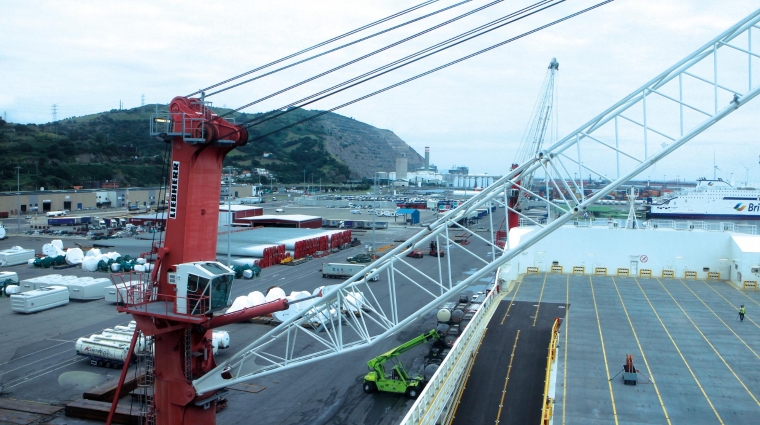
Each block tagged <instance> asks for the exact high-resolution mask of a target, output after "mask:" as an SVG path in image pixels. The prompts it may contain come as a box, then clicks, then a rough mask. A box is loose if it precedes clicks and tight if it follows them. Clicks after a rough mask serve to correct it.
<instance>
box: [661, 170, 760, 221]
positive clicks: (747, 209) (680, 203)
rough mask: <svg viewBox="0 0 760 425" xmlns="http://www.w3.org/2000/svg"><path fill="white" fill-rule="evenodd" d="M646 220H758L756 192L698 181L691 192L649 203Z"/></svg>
mask: <svg viewBox="0 0 760 425" xmlns="http://www.w3.org/2000/svg"><path fill="white" fill-rule="evenodd" d="M648 216H649V217H650V218H686V219H728V220H752V219H760V189H756V188H750V187H734V186H732V185H731V184H730V183H729V182H727V181H725V180H723V179H720V178H718V179H717V180H708V179H705V178H700V179H699V180H697V186H696V187H695V188H693V189H688V190H682V191H681V192H679V193H675V194H673V197H671V198H668V199H662V200H661V201H660V202H657V203H652V205H650V207H649V213H648Z"/></svg>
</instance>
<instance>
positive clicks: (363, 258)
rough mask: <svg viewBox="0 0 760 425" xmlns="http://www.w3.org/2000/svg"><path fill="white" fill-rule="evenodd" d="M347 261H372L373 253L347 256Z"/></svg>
mask: <svg viewBox="0 0 760 425" xmlns="http://www.w3.org/2000/svg"><path fill="white" fill-rule="evenodd" d="M346 261H348V262H349V263H371V262H372V255H370V254H365V253H361V254H356V255H354V256H353V257H348V258H346Z"/></svg>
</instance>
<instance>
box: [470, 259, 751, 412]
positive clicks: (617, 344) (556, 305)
mask: <svg viewBox="0 0 760 425" xmlns="http://www.w3.org/2000/svg"><path fill="white" fill-rule="evenodd" d="M512 301H514V302H515V304H517V303H522V304H524V303H529V304H530V305H531V306H533V307H532V308H529V309H524V308H521V309H514V308H513V311H512V312H511V313H510V317H507V320H510V321H514V322H515V323H521V324H522V325H523V326H522V327H531V326H530V325H531V323H532V322H533V321H534V319H535V318H536V316H538V321H541V320H542V316H544V318H552V319H553V317H555V316H562V314H561V313H560V310H566V319H565V321H564V322H563V324H562V329H561V332H562V333H561V335H560V345H559V348H558V367H557V369H558V370H557V375H556V385H555V391H556V394H555V405H554V424H581V423H582V424H589V425H593V424H612V423H615V424H618V423H620V424H671V423H672V424H680V423H699V424H722V423H731V424H755V423H757V418H758V416H759V415H760V401H759V400H758V397H760V390H758V388H760V387H759V385H758V384H760V368H757V367H755V366H757V364H758V360H760V316H755V315H753V312H754V311H760V293H757V292H745V291H741V290H739V289H737V288H735V287H734V286H733V285H732V284H730V283H728V282H725V281H704V280H682V279H658V278H647V279H642V278H633V277H625V278H620V277H610V276H605V277H602V276H588V275H586V276H580V275H559V274H548V275H547V274H541V275H529V276H526V277H525V278H524V279H523V280H522V281H521V282H519V283H518V284H516V286H515V287H514V289H513V290H512V292H511V293H510V294H509V295H508V296H507V298H506V299H505V300H504V301H502V303H503V304H504V303H510V302H512ZM742 304H744V305H745V306H746V308H747V315H746V317H745V320H744V321H743V322H740V321H739V319H738V308H739V306H740V305H742ZM563 307H566V308H563ZM523 316H526V317H523ZM755 317H758V318H757V319H756V318H755ZM526 319H530V320H526ZM492 320H497V322H498V321H499V320H501V318H500V317H498V312H497V313H496V314H495V315H494V317H493V319H492ZM493 326H494V325H493V324H491V325H489V331H488V332H487V333H486V336H488V333H490V332H491V330H492V329H493ZM521 336H522V335H521ZM514 339H515V338H514V337H513V338H511V339H510V338H504V339H501V340H500V341H495V340H491V341H489V340H488V338H486V339H485V340H484V345H486V344H494V343H496V344H501V345H503V346H504V349H507V348H508V349H509V350H507V351H511V349H512V345H513V343H514ZM546 340H547V341H548V336H547V338H546ZM547 348H548V347H546V346H545V347H542V351H541V359H542V360H543V359H545V354H544V351H543V350H546V349H547ZM484 349H486V350H488V349H492V348H489V347H488V346H486V347H484V348H481V353H482V352H483V351H484ZM518 354H519V353H518V352H515V359H514V363H515V364H514V365H513V366H512V368H513V370H514V368H518V369H519V368H520V367H521V359H519V358H517V356H518ZM627 354H632V355H633V360H634V365H635V367H636V369H638V371H639V372H640V373H639V375H638V378H639V379H638V384H637V385H635V386H633V385H625V384H624V383H623V379H622V374H621V375H618V372H620V371H621V370H622V369H623V363H624V362H625V358H626V355H627ZM479 356H480V355H479ZM508 358H509V353H507V356H506V358H502V362H504V361H508V360H507V359H508ZM522 361H527V362H530V359H522ZM470 379H471V381H469V382H472V376H471V377H470ZM520 379H529V380H531V381H530V382H529V381H523V382H521V381H520V380H518V379H517V378H516V377H513V379H510V382H509V386H508V388H507V389H506V392H507V394H506V398H507V399H508V398H509V396H510V394H509V393H510V392H514V393H520V392H521V391H523V389H524V388H528V387H530V386H531V385H532V384H533V383H536V382H535V381H538V383H539V384H541V385H543V374H541V375H540V376H532V377H530V376H529V377H527V378H520ZM497 381H500V382H498V385H496V386H497V387H498V388H490V389H488V390H485V391H490V392H493V391H495V390H496V389H498V391H499V392H500V391H501V390H502V387H503V386H504V381H503V376H502V379H501V380H497ZM469 382H468V387H469V386H472V384H470V383H469ZM481 391H484V390H482V389H481ZM465 396H466V394H465ZM463 399H464V397H463ZM523 408H529V406H523V405H521V404H519V403H513V404H507V403H506V400H505V405H504V409H507V410H509V409H523ZM539 409H540V405H539ZM459 413H460V412H458V414H457V415H458V416H459ZM535 413H536V415H535V417H536V418H539V417H540V412H535ZM494 415H495V411H494ZM494 415H491V416H493V417H492V418H489V420H487V421H486V420H484V421H483V422H482V423H486V422H488V423H492V422H491V421H493V420H495V419H496V416H494ZM504 415H505V413H503V412H502V418H503V417H504ZM500 423H505V421H504V420H502V421H501V422H500ZM511 423H518V422H511Z"/></svg>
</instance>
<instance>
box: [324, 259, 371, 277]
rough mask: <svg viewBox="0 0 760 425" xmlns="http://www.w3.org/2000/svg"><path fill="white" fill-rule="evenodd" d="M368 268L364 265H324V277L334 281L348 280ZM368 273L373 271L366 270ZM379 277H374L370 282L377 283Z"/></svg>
mask: <svg viewBox="0 0 760 425" xmlns="http://www.w3.org/2000/svg"><path fill="white" fill-rule="evenodd" d="M366 268H367V266H366V265H364V264H351V263H322V277H330V278H333V279H348V278H349V277H351V276H353V275H355V274H357V273H359V272H360V271H362V270H365V269H366ZM366 271H367V273H370V272H372V270H366ZM377 280H378V276H377V275H375V276H373V277H372V278H371V279H370V281H372V282H377Z"/></svg>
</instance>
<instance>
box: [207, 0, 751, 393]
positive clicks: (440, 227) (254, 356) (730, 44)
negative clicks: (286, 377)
mask: <svg viewBox="0 0 760 425" xmlns="http://www.w3.org/2000/svg"><path fill="white" fill-rule="evenodd" d="M758 21H760V10H758V11H756V12H755V13H753V14H752V15H750V16H749V17H747V18H745V19H744V20H742V21H741V22H739V23H737V24H736V25H734V26H733V27H731V28H729V29H728V30H727V31H726V32H724V33H723V34H721V35H720V36H718V37H716V38H715V39H713V40H711V41H710V42H709V43H707V44H706V45H704V46H703V47H702V48H700V49H698V50H697V51H695V52H694V53H692V54H691V55H689V56H688V57H686V58H685V59H683V60H681V61H680V62H678V63H677V64H675V65H674V66H672V67H671V68H670V69H668V70H667V71H665V72H663V73H662V74H660V75H658V76H657V77H656V78H654V79H653V80H652V81H650V82H649V83H647V84H645V85H644V86H642V87H641V88H639V89H638V90H636V91H634V92H633V93H631V94H630V95H628V96H626V97H625V98H624V99H623V100H621V101H620V102H618V103H617V104H615V105H613V106H612V107H610V108H609V109H607V110H606V111H604V112H603V113H602V114H600V115H598V116H597V117H595V118H594V119H592V120H591V121H589V122H588V123H586V124H585V125H583V126H582V127H580V128H579V129H577V130H576V131H574V132H572V133H571V134H570V135H568V136H566V137H564V138H563V139H561V140H559V141H557V142H556V143H554V144H553V145H552V146H551V147H549V148H547V149H545V150H543V151H541V152H539V153H538V155H536V157H535V158H531V159H530V160H528V161H526V162H525V163H523V164H521V165H520V166H519V167H517V168H516V169H515V170H511V171H510V172H509V173H508V174H506V175H505V176H504V177H503V178H501V179H499V180H498V181H496V182H494V184H492V185H491V186H489V187H488V188H486V189H485V190H483V191H482V192H481V193H480V194H478V195H477V196H475V197H473V198H471V199H469V200H468V201H467V202H465V203H464V204H462V205H461V206H460V207H459V208H457V209H455V210H452V211H451V212H449V213H448V214H446V215H445V216H443V217H442V218H441V219H439V220H437V221H435V222H434V223H432V224H430V225H428V226H427V227H426V228H424V229H423V230H422V231H421V232H419V233H418V234H417V235H415V236H413V237H412V238H410V239H409V240H407V242H406V243H405V244H403V246H399V247H397V248H395V249H393V250H392V251H390V252H389V253H388V254H387V255H385V256H384V257H382V258H381V259H379V260H377V261H376V262H375V263H373V264H372V265H370V268H375V269H376V270H377V271H376V272H373V275H374V274H378V273H379V274H382V275H383V276H385V277H387V284H385V283H376V284H368V283H367V282H365V281H364V280H361V279H362V278H363V276H362V273H359V274H357V275H355V276H354V277H353V278H351V279H348V280H347V281H345V282H343V283H342V284H339V285H335V286H334V287H332V288H326V289H325V290H324V291H323V297H322V298H319V299H318V301H315V302H313V303H312V304H311V305H308V306H305V307H303V308H302V311H301V312H300V313H298V314H294V315H293V316H292V317H291V318H289V319H288V320H286V321H285V322H283V323H282V324H281V325H279V326H278V327H276V328H275V329H273V330H271V331H269V332H267V333H266V334H265V335H263V336H262V337H260V338H259V339H257V340H256V341H254V342H253V343H251V344H250V345H248V346H247V347H246V348H245V349H243V350H242V351H240V352H239V353H237V354H235V355H234V356H233V357H231V358H230V359H229V360H227V361H225V362H224V363H222V364H221V365H220V366H219V367H217V368H216V369H214V370H213V371H211V372H210V373H208V374H206V375H205V376H203V377H201V378H199V379H197V380H196V381H194V382H193V386H194V387H195V388H196V391H197V392H198V394H203V393H204V392H207V391H210V390H214V389H218V388H223V387H226V386H228V385H232V384H234V383H238V382H241V381H245V380H249V379H251V378H254V377H256V376H263V375H266V374H270V373H272V372H275V371H278V370H283V369H285V368H292V367H295V366H299V365H305V364H308V363H312V362H315V361H317V360H321V359H326V358H329V357H333V356H337V355H339V354H341V353H344V352H347V351H352V350H356V349H359V348H362V347H366V346H368V345H372V344H373V343H374V342H375V341H378V340H380V339H382V338H385V337H388V336H390V335H392V334H394V333H396V332H398V331H399V330H400V329H402V328H403V327H405V326H407V325H409V324H410V323H412V322H413V321H415V320H417V319H418V318H420V317H421V316H423V315H424V314H425V313H427V312H429V311H431V310H433V309H434V308H436V307H437V306H439V305H440V304H441V303H442V302H444V301H445V300H447V299H448V298H450V297H451V296H453V295H455V294H457V293H459V292H461V291H462V290H463V289H465V288H467V287H468V286H470V285H473V284H477V283H480V282H482V280H483V279H489V278H492V277H493V273H494V272H495V271H496V269H497V268H498V267H499V266H501V265H504V264H507V263H508V262H509V261H510V260H511V259H512V258H514V257H515V256H516V255H518V254H519V253H520V252H522V251H523V250H524V249H525V248H527V247H529V246H531V245H533V244H534V243H536V242H537V241H539V240H540V239H542V238H543V237H545V236H546V235H548V234H549V233H551V232H552V231H553V230H554V229H556V228H558V227H559V226H562V225H563V224H565V223H566V222H568V221H570V220H572V219H573V218H574V217H577V216H578V215H579V214H583V212H584V211H585V209H586V208H587V206H588V205H590V204H592V203H594V202H596V201H598V200H601V199H603V198H604V196H606V195H607V194H609V193H610V192H612V191H613V190H614V189H616V188H617V187H618V186H620V185H621V184H623V183H625V182H627V181H628V180H630V179H632V178H634V177H636V176H638V175H640V174H641V173H642V172H644V171H645V170H646V169H647V168H649V167H650V166H652V165H653V164H655V163H656V162H657V161H659V160H660V159H662V158H664V157H665V156H667V155H669V154H670V153H672V152H673V151H674V150H675V149H677V148H678V147H680V146H681V145H683V144H684V143H686V142H687V141H689V140H691V139H692V138H694V137H695V136H697V135H698V134H700V133H701V132H702V131H704V130H705V129H707V128H708V127H710V126H711V125H713V124H715V123H716V122H718V121H719V120H721V119H722V118H724V117H725V116H727V115H728V114H730V113H731V112H733V111H734V110H736V109H737V108H739V107H740V106H742V105H743V104H744V103H746V102H749V101H750V100H752V99H753V98H754V97H755V96H757V94H758V93H759V92H760V87H758V86H757V85H755V83H754V82H753V60H754V59H756V58H758V57H759V56H758V52H757V49H756V48H755V47H754V45H753V41H752V36H753V33H756V32H757V30H758V29H760V27H758V26H757V24H758ZM755 80H756V79H755ZM655 151H656V152H655ZM540 170H543V172H544V173H545V175H546V176H547V177H548V179H547V181H548V182H549V184H548V185H549V186H550V187H551V189H552V192H553V193H554V194H555V196H552V199H549V197H544V196H539V194H537V193H535V192H534V191H530V190H527V189H526V188H524V187H521V186H520V185H519V184H518V183H517V182H519V181H520V176H521V175H532V174H535V173H536V172H537V171H540ZM588 174H591V175H593V176H596V177H598V178H602V179H604V180H605V181H606V182H607V185H606V186H605V187H604V188H603V189H601V190H598V191H597V192H595V193H594V194H593V195H592V196H589V197H584V196H583V181H582V179H581V180H580V181H578V180H577V176H583V175H588ZM576 175H577V176H576ZM520 190H523V191H525V192H528V193H530V194H531V196H533V197H535V198H536V199H541V200H542V201H544V202H546V203H547V204H549V205H551V206H552V207H553V209H555V210H556V211H557V212H558V213H559V214H558V217H556V218H554V219H553V220H551V221H550V222H549V223H536V222H535V221H534V219H532V218H530V217H528V216H525V215H522V213H521V212H518V211H512V212H514V213H517V214H520V215H521V217H522V218H524V219H526V220H529V221H533V222H534V223H535V224H537V225H539V226H540V229H538V230H537V231H535V232H532V233H531V234H530V235H531V236H530V237H529V238H527V239H526V238H523V239H522V240H521V242H520V245H518V246H510V245H509V244H507V248H506V249H501V248H499V247H498V246H497V245H496V244H495V238H494V236H495V235H494V233H493V229H494V223H493V222H491V223H490V224H491V226H490V229H491V233H490V234H487V237H483V236H481V234H479V233H474V232H472V231H470V230H469V229H467V228H465V227H463V226H462V225H460V224H459V222H460V221H462V220H463V219H465V218H467V217H470V216H471V215H472V214H473V213H474V212H475V211H476V210H477V209H480V208H489V207H491V206H497V207H506V206H507V199H508V196H510V194H513V193H515V191H520ZM555 197H556V198H558V199H560V200H559V201H557V200H555V199H554V198H555ZM488 217H489V218H491V217H493V215H492V214H489V216H488ZM491 220H492V218H491ZM454 232H456V234H457V236H455V234H454ZM462 233H467V234H469V235H471V236H470V237H471V238H475V239H480V240H484V241H486V242H488V244H489V246H490V253H489V254H490V255H485V256H484V255H482V254H478V253H476V252H474V251H473V250H470V249H468V245H459V244H456V243H454V239H455V237H456V238H459V237H461V234H462ZM433 240H435V241H436V242H437V243H438V247H439V248H443V249H444V251H445V254H446V255H445V256H444V257H442V258H441V257H439V258H437V263H436V267H433V268H432V269H431V268H430V267H428V268H423V267H421V266H420V264H422V262H419V263H414V261H415V260H409V259H407V257H406V254H407V253H408V252H409V251H410V250H411V249H413V248H415V247H417V248H419V249H422V250H424V251H427V247H428V244H429V242H430V241H433ZM475 245H480V248H479V249H480V250H481V251H482V245H481V244H475ZM452 255H457V256H466V258H468V259H471V264H472V267H474V268H476V269H477V271H475V272H474V273H472V274H471V275H469V277H467V278H466V279H464V280H461V281H455V278H453V277H452V276H455V275H456V273H455V272H453V271H452V268H451V261H450V259H451V256H452ZM426 263H427V264H430V262H426ZM401 299H407V300H410V299H414V300H420V302H419V305H415V306H414V307H413V308H410V307H408V303H403V304H405V305H406V307H403V306H401V305H400V304H399V303H398V300H401ZM291 308H293V307H291ZM342 311H345V312H347V313H348V314H342V313H341V312H342ZM354 311H356V312H357V313H358V312H359V311H361V314H352V313H351V312H354ZM225 376H226V378H225Z"/></svg>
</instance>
